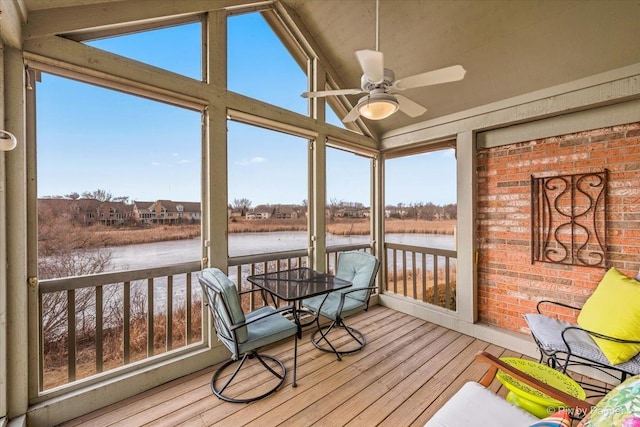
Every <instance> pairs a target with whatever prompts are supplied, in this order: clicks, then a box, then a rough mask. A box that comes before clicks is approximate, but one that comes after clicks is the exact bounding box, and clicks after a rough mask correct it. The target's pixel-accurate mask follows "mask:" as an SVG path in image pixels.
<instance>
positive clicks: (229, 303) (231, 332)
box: [198, 268, 298, 403]
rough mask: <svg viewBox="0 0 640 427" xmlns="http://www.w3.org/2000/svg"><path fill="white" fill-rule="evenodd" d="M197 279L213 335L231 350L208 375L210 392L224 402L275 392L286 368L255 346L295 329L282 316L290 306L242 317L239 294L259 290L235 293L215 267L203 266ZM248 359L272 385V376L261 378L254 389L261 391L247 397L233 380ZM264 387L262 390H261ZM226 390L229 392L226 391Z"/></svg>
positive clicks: (230, 282)
mask: <svg viewBox="0 0 640 427" xmlns="http://www.w3.org/2000/svg"><path fill="white" fill-rule="evenodd" d="M198 281H199V282H200V285H201V286H202V294H203V295H204V298H205V305H207V306H208V307H209V310H210V312H211V318H212V321H213V324H214V327H215V330H216V335H217V336H218V339H219V340H220V341H222V343H223V344H224V345H225V346H226V347H227V348H228V349H229V350H230V351H231V360H229V361H227V362H226V363H224V364H223V365H222V366H220V367H219V368H218V369H217V370H216V371H215V373H214V374H213V376H212V378H211V391H213V394H215V395H216V396H217V397H218V398H220V399H222V400H225V401H227V402H234V403H248V402H253V401H255V400H258V399H262V398H264V397H267V396H268V395H270V394H271V393H273V392H275V391H276V390H277V389H278V387H280V386H281V385H282V383H283V382H284V379H285V376H286V373H287V369H286V368H285V366H284V363H283V362H282V361H281V360H279V359H277V358H275V357H273V356H270V355H267V354H262V353H258V349H259V348H260V347H264V346H266V345H269V344H272V343H275V342H277V341H280V340H282V339H284V338H288V337H291V336H293V335H294V334H295V333H296V332H297V331H298V328H297V326H296V325H295V323H293V322H291V321H289V320H287V319H286V318H285V317H284V316H283V315H282V312H283V311H290V310H291V307H290V306H285V307H281V308H278V309H274V308H273V307H270V306H265V307H262V308H259V309H258V310H255V311H253V312H251V313H248V314H247V315H246V316H245V314H244V312H243V310H242V305H241V299H240V295H242V294H245V293H248V292H254V291H259V289H252V290H249V291H244V292H238V289H237V287H236V285H235V284H234V283H233V282H232V281H231V280H230V279H229V278H228V277H227V276H226V275H225V274H224V273H223V272H222V271H221V270H219V269H217V268H207V269H204V270H203V271H202V274H201V275H200V276H198ZM250 359H252V360H255V361H257V362H259V363H255V365H257V366H258V367H263V368H264V369H265V370H266V373H268V375H270V376H273V377H274V378H275V385H271V384H272V383H273V382H274V378H271V379H270V380H265V381H264V384H263V385H262V386H259V387H258V388H257V390H258V393H261V394H258V395H251V396H248V397H247V396H246V392H247V391H248V390H246V389H247V387H242V386H241V385H240V384H239V383H240V382H241V377H238V378H239V381H236V382H235V383H234V379H236V377H237V375H238V373H239V372H240V370H241V369H242V367H243V366H245V364H246V362H247V361H248V360H250ZM233 364H236V367H235V369H233V370H232V373H231V375H230V376H229V377H228V378H226V379H225V380H224V381H218V380H219V379H221V378H222V377H226V376H227V374H228V371H231V370H230V369H229V370H227V368H228V367H229V366H230V365H233ZM249 375H251V376H252V377H255V376H257V375H260V373H258V372H255V371H252V372H251V374H249ZM219 382H220V383H221V384H220V385H219V384H218V383H219ZM265 388H266V391H264V389H265ZM228 390H229V392H227V391H228ZM249 391H250V390H249Z"/></svg>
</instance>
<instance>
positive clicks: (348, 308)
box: [302, 292, 367, 320]
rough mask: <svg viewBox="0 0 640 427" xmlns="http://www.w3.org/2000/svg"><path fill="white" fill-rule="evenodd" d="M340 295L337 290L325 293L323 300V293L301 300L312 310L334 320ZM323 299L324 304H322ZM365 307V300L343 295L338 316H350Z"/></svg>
mask: <svg viewBox="0 0 640 427" xmlns="http://www.w3.org/2000/svg"><path fill="white" fill-rule="evenodd" d="M354 293H356V292H354ZM340 296H341V294H340V293H339V292H332V293H330V294H328V295H327V300H326V301H325V300H324V298H325V295H318V296H315V297H311V298H307V299H305V300H303V301H302V305H304V306H305V307H307V308H308V309H310V310H311V311H313V312H316V313H318V312H319V313H320V314H322V315H323V316H324V317H326V318H328V319H331V320H336V316H337V311H338V305H339V304H340ZM323 301H324V304H322V302H323ZM321 306H322V307H321ZM366 307H367V304H366V302H363V301H360V300H359V299H355V298H351V294H348V295H346V296H345V299H344V305H343V306H342V313H341V316H340V317H342V318H344V317H348V316H351V315H352V314H354V313H357V312H359V311H362V310H364V309H365V308H366Z"/></svg>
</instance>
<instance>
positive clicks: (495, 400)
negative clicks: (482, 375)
mask: <svg viewBox="0 0 640 427" xmlns="http://www.w3.org/2000/svg"><path fill="white" fill-rule="evenodd" d="M537 421H540V420H539V419H537V418H536V417H534V416H533V415H531V414H529V413H528V412H525V411H524V410H522V409H520V408H518V407H517V406H515V405H512V404H511V403H509V402H507V401H506V400H505V399H503V398H502V397H500V396H498V395H496V394H495V393H493V392H492V391H490V390H487V389H486V388H484V387H483V386H482V385H480V384H478V383H477V382H473V381H470V382H467V383H466V384H465V385H464V386H462V388H461V389H460V390H459V391H458V392H457V393H456V394H454V395H453V396H452V397H451V398H450V399H449V400H448V401H447V402H446V403H445V404H444V405H443V406H442V407H441V408H440V409H439V410H438V412H436V413H435V415H434V416H433V417H432V418H431V419H430V420H429V421H427V423H426V424H425V427H460V426H464V427H486V426H491V427H514V426H521V427H527V426H529V425H531V424H533V423H535V422H537Z"/></svg>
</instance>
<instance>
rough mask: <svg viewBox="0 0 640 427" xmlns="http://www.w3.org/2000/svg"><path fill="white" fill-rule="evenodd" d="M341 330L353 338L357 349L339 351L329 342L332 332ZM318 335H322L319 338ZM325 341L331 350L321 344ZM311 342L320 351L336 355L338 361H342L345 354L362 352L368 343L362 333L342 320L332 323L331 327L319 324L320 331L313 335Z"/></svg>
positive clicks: (342, 348) (341, 349)
mask: <svg viewBox="0 0 640 427" xmlns="http://www.w3.org/2000/svg"><path fill="white" fill-rule="evenodd" d="M339 329H342V330H344V331H345V332H347V333H348V334H349V335H350V336H351V338H352V339H353V341H355V342H356V343H357V347H355V348H351V349H347V350H344V347H341V348H340V349H337V348H336V347H335V346H334V345H333V343H332V342H331V341H330V340H329V338H328V336H329V334H330V333H331V332H332V331H335V330H339ZM318 334H320V336H319V337H318ZM323 340H324V342H325V343H326V344H327V345H328V346H329V348H327V347H326V346H323V345H322V344H321V341H323ZM311 342H312V343H313V345H314V346H315V347H316V348H317V349H318V350H321V351H324V352H327V353H334V354H335V355H336V357H337V358H338V360H342V357H341V356H342V355H343V354H351V353H355V352H357V351H360V350H362V349H363V348H364V346H365V344H366V343H367V340H366V339H365V336H364V334H363V333H362V332H360V331H359V330H357V329H355V328H352V327H350V326H347V325H345V324H344V322H343V321H342V319H337V320H334V321H333V322H331V324H330V325H329V326H320V323H319V322H318V329H317V330H316V331H315V332H314V333H313V335H311Z"/></svg>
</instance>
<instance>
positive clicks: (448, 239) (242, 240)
mask: <svg viewBox="0 0 640 427" xmlns="http://www.w3.org/2000/svg"><path fill="white" fill-rule="evenodd" d="M386 241H387V242H389V243H400V244H404V245H413V246H425V247H429V248H437V249H449V250H453V249H454V248H455V240H454V236H453V235H443V234H416V233H401V234H387V235H386ZM368 242H369V236H334V235H328V236H327V246H335V245H352V244H362V243H368ZM212 244H214V243H212ZM306 247H307V233H306V232H304V231H291V232H290V231H279V232H270V233H232V234H230V235H229V256H231V257H235V256H241V255H251V254H263V253H270V252H280V251H287V250H295V249H305V248H306ZM108 250H109V251H111V265H110V268H109V271H121V270H127V269H133V270H137V269H143V268H150V267H159V266H164V265H171V264H179V263H183V262H191V261H198V260H199V259H200V258H201V253H202V251H201V242H200V238H196V239H189V240H175V241H169V242H156V243H145V244H139V245H127V246H118V247H113V248H109V249H108Z"/></svg>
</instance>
